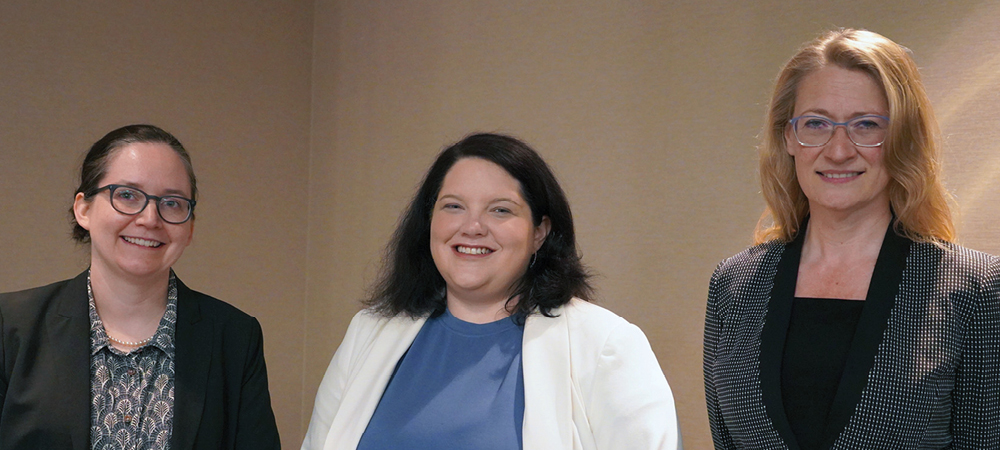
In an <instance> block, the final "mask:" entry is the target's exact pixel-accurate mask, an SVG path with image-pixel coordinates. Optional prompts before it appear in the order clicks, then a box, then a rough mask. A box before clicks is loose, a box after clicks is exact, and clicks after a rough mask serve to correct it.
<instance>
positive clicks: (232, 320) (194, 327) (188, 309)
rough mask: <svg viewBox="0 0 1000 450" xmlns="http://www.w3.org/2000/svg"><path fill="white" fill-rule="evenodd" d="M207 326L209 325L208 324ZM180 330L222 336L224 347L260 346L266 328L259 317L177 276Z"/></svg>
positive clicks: (179, 332)
mask: <svg viewBox="0 0 1000 450" xmlns="http://www.w3.org/2000/svg"><path fill="white" fill-rule="evenodd" d="M206 326H207V327H206ZM177 330H178V331H177V333H178V336H180V335H187V334H189V333H190V334H191V336H203V335H204V333H208V332H210V333H211V334H213V335H215V336H217V337H219V338H221V341H219V342H220V343H222V344H223V345H224V346H230V345H236V346H244V345H249V346H251V347H252V346H259V345H260V342H261V341H262V339H263V330H262V329H261V326H260V322H258V321H257V319H256V318H255V317H253V316H251V315H249V314H247V313H245V312H243V311H241V310H240V309H239V308H237V307H235V306H233V305H231V304H229V303H226V302H224V301H222V300H219V299H217V298H215V297H213V296H211V295H208V294H204V293H202V292H198V291H195V290H192V289H190V288H188V287H187V286H185V285H184V283H182V282H181V280H180V278H178V279H177Z"/></svg>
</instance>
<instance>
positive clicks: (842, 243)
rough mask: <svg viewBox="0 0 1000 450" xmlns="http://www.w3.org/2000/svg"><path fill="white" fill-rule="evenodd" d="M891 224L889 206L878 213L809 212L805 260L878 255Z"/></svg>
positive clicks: (804, 248) (804, 247) (804, 250)
mask: <svg viewBox="0 0 1000 450" xmlns="http://www.w3.org/2000/svg"><path fill="white" fill-rule="evenodd" d="M891 221H892V213H891V212H889V208H888V207H886V208H885V210H884V211H882V212H879V213H876V214H851V215H839V214H829V213H824V212H822V211H820V212H818V213H817V214H813V213H810V216H809V226H808V227H807V228H806V236H805V242H804V243H803V249H802V255H803V258H807V257H811V258H817V259H827V260H829V259H836V258H838V257H843V258H852V257H853V258H858V257H865V256H866V255H868V256H870V255H871V254H872V253H873V252H874V254H875V256H877V255H878V251H879V249H880V248H881V246H882V239H883V238H884V237H885V231H886V228H888V227H889V223H890V222H891Z"/></svg>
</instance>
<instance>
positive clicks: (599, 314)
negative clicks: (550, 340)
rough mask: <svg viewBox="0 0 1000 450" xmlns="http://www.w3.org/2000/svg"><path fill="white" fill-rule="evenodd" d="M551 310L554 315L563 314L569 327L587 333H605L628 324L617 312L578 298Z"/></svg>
mask: <svg viewBox="0 0 1000 450" xmlns="http://www.w3.org/2000/svg"><path fill="white" fill-rule="evenodd" d="M552 312H553V314H555V315H559V316H565V320H566V322H567V324H568V325H569V327H570V329H578V330H582V331H586V332H589V333H606V332H610V330H612V329H614V328H616V327H619V326H621V325H624V324H628V321H626V320H625V319H624V318H622V317H621V316H619V315H618V314H615V313H613V312H611V311H610V310H608V309H605V308H604V307H602V306H599V305H597V304H594V303H591V302H588V301H586V300H582V299H579V298H572V299H570V301H569V302H568V303H566V304H565V305H562V306H560V307H559V308H557V309H555V310H553V311H552Z"/></svg>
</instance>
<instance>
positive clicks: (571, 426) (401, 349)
mask: <svg viewBox="0 0 1000 450" xmlns="http://www.w3.org/2000/svg"><path fill="white" fill-rule="evenodd" d="M553 313H554V314H555V315H556V317H545V316H542V315H540V314H532V315H531V316H529V317H528V320H527V322H526V323H525V326H524V338H523V341H522V349H521V350H522V351H521V360H522V367H523V371H524V424H523V429H522V431H523V447H524V449H525V450H532V449H539V450H554V449H574V450H577V449H579V450H591V449H592V450H612V449H622V450H640V449H666V450H676V449H680V448H681V436H680V432H679V430H678V426H677V412H676V410H675V409H674V398H673V394H672V393H671V392H670V386H669V385H667V380H666V378H665V377H664V376H663V371H662V370H660V365H659V363H658V362H657V361H656V356H655V355H654V354H653V350H652V349H651V348H650V347H649V342H648V341H647V340H646V336H645V335H644V334H643V333H642V331H641V330H639V327H636V326H635V325H632V324H630V323H628V322H627V321H625V319H622V318H621V317H618V316H617V315H615V314H614V313H612V312H611V311H608V310H606V309H604V308H601V307H600V306H597V305H594V304H592V303H588V302H586V301H583V300H580V299H573V300H572V301H570V303H568V304H567V305H565V306H562V307H560V308H557V309H555V310H553ZM425 321H426V318H421V319H411V318H407V317H403V316H400V317H395V318H391V319H388V318H385V317H380V316H377V315H375V314H373V313H371V312H370V311H367V310H366V311H361V312H359V313H358V314H357V315H355V316H354V319H353V320H351V325H350V326H349V327H348V329H347V335H346V336H344V341H343V342H342V343H341V344H340V348H338V349H337V353H336V354H334V355H333V360H332V361H330V367H329V368H328V369H327V371H326V375H325V376H324V378H323V382H322V383H321V384H320V386H319V391H318V392H317V393H316V404H315V407H314V409H313V415H312V420H310V422H309V431H308V432H307V433H306V437H305V441H303V443H302V450H341V449H343V450H354V449H356V448H357V445H358V441H360V440H361V435H362V433H364V431H365V428H367V427H368V421H369V420H370V419H371V417H372V414H374V413H375V407H376V406H378V402H379V400H380V399H381V397H382V392H383V391H385V388H386V385H388V383H389V378H390V376H391V375H392V371H393V368H394V367H395V366H396V362H398V361H399V359H400V358H401V357H402V356H403V353H405V352H406V350H407V349H408V348H409V347H410V344H411V343H412V342H413V339H414V338H415V337H416V336H417V332H418V331H420V328H421V327H422V326H423V325H424V322H425Z"/></svg>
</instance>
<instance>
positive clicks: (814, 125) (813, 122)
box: [799, 117, 830, 130]
mask: <svg viewBox="0 0 1000 450" xmlns="http://www.w3.org/2000/svg"><path fill="white" fill-rule="evenodd" d="M799 126H801V127H802V128H806V129H809V130H822V129H826V128H829V127H830V121H829V120H826V119H823V118H821V117H803V118H802V120H801V121H799Z"/></svg>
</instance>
